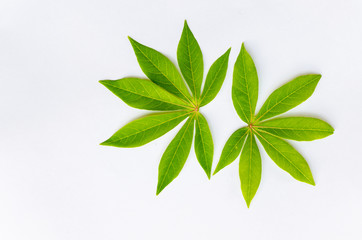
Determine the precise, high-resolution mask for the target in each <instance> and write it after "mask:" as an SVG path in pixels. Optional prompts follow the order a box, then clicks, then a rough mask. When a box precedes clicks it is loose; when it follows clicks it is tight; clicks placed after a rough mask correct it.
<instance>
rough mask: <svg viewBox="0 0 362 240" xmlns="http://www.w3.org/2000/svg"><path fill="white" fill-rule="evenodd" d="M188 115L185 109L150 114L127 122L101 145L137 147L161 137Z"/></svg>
mask: <svg viewBox="0 0 362 240" xmlns="http://www.w3.org/2000/svg"><path fill="white" fill-rule="evenodd" d="M188 115H190V113H189V112H187V111H174V112H166V113H158V114H151V115H148V116H145V117H142V118H139V119H137V120H135V121H133V122H130V123H128V124H127V125H125V126H124V127H122V128H121V129H120V130H118V131H117V132H116V133H115V134H114V135H113V136H112V137H110V138H109V139H108V140H106V141H105V142H103V143H101V145H106V146H113V147H127V148H130V147H139V146H142V145H144V144H146V143H149V142H151V141H152V140H154V139H156V138H159V137H161V136H162V135H164V134H165V133H167V132H168V131H170V130H171V129H173V128H174V127H176V126H177V125H178V124H179V123H180V122H181V121H182V120H184V119H185V118H186V117H187V116H188Z"/></svg>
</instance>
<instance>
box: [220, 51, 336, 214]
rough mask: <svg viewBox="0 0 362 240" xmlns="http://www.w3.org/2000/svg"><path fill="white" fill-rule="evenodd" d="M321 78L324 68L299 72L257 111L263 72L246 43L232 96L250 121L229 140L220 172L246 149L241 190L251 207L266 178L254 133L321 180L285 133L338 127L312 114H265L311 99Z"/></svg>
mask: <svg viewBox="0 0 362 240" xmlns="http://www.w3.org/2000/svg"><path fill="white" fill-rule="evenodd" d="M320 78H321V75H318V74H311V75H304V76H300V77H297V78H295V79H294V80H292V81H290V82H289V83H287V84H285V85H284V86H282V87H280V88H278V89H277V90H275V91H274V92H273V93H272V94H271V95H270V96H269V98H268V99H267V100H266V102H265V103H264V105H263V106H262V107H261V109H260V111H259V113H258V114H257V115H256V116H254V112H255V106H256V101H257V98H258V76H257V72H256V69H255V65H254V63H253V60H252V58H251V57H250V55H249V54H248V53H247V52H246V50H245V47H244V45H242V47H241V51H240V54H239V56H238V58H237V60H236V63H235V66H234V74H233V86H232V100H233V104H234V108H235V109H236V111H237V113H238V115H239V116H240V118H241V119H242V120H243V121H244V122H246V123H247V124H248V126H247V127H244V128H241V129H239V130H238V131H236V132H235V133H234V134H233V135H232V136H231V137H230V138H229V140H228V141H227V142H226V144H225V146H224V149H223V151H222V154H221V157H220V160H219V163H218V165H217V167H216V170H215V172H214V174H215V173H216V172H218V171H220V170H221V169H222V168H223V167H225V166H226V165H228V164H230V163H231V162H232V161H234V159H235V158H236V157H237V156H238V155H239V153H240V151H241V149H242V153H241V156H240V162H239V175H240V182H241V190H242V193H243V196H244V199H245V201H246V204H247V206H248V207H249V205H250V202H251V200H252V199H253V197H254V195H255V193H256V191H257V189H258V186H259V183H260V179H261V158H260V153H259V150H258V147H257V144H256V142H255V137H254V135H256V136H257V138H258V139H259V140H260V142H261V143H262V145H263V147H264V149H265V150H266V152H267V154H268V155H269V156H270V158H271V159H272V160H273V161H274V162H275V163H276V164H277V165H278V166H279V167H280V168H282V169H284V170H285V171H287V172H288V173H289V174H290V175H291V176H293V177H294V178H295V179H297V180H299V181H302V182H306V183H309V184H311V185H315V183H314V179H313V176H312V173H311V171H310V168H309V166H308V163H307V162H306V160H305V159H304V158H303V156H302V155H301V154H300V153H298V152H297V151H296V150H295V149H294V148H293V147H292V146H291V145H290V144H289V143H288V142H286V141H284V140H283V139H282V138H286V139H291V140H298V141H311V140H315V139H319V138H323V137H327V136H329V135H331V134H333V131H334V129H333V128H332V127H331V126H330V125H329V124H328V123H326V122H324V121H322V120H319V119H316V118H310V117H286V118H274V119H272V120H268V121H264V120H265V119H268V118H271V117H274V116H276V115H279V114H281V113H284V112H286V111H288V110H289V109H291V108H293V107H295V106H297V105H299V104H300V103H302V102H303V101H305V100H306V99H307V98H308V97H310V96H311V94H312V93H313V91H314V89H315V87H316V85H317V83H318V81H319V79H320ZM241 136H243V137H241ZM246 137H247V139H246V140H245V138H246ZM244 140H245V141H244ZM244 142H245V144H244V145H243V143H244Z"/></svg>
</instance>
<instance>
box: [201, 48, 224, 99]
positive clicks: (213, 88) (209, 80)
mask: <svg viewBox="0 0 362 240" xmlns="http://www.w3.org/2000/svg"><path fill="white" fill-rule="evenodd" d="M230 50H231V48H229V49H228V50H227V51H226V52H225V53H224V54H223V55H222V56H221V57H219V58H218V59H217V60H216V61H215V62H214V63H213V64H212V65H211V67H210V70H209V72H208V73H207V76H206V81H205V86H204V89H203V91H202V95H201V100H200V106H205V105H206V104H208V103H209V102H211V101H212V100H213V99H214V98H215V97H216V95H217V94H218V92H219V91H220V88H221V86H222V84H223V82H224V79H225V76H226V71H227V68H228V61H229V55H230Z"/></svg>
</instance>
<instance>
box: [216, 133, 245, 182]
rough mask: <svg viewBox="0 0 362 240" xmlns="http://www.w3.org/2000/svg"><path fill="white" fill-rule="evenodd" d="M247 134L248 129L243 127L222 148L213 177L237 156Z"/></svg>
mask: <svg viewBox="0 0 362 240" xmlns="http://www.w3.org/2000/svg"><path fill="white" fill-rule="evenodd" d="M248 133H249V128H247V127H243V128H240V129H238V130H236V131H235V132H234V133H233V134H232V135H231V136H230V138H229V139H228V140H227V142H226V144H225V146H224V149H223V150H222V153H221V157H220V160H219V163H218V164H217V166H216V169H215V171H214V175H215V174H216V173H217V172H218V171H220V170H221V169H223V168H224V167H226V166H227V165H229V164H231V163H232V162H233V161H234V160H235V159H236V158H237V157H238V156H239V154H240V152H241V148H242V147H243V144H244V142H245V138H246V137H247V135H248Z"/></svg>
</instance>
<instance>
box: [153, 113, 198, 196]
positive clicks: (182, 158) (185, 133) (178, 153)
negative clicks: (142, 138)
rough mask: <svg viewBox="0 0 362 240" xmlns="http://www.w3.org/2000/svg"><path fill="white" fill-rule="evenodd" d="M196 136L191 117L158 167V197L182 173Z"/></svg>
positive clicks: (172, 142)
mask: <svg viewBox="0 0 362 240" xmlns="http://www.w3.org/2000/svg"><path fill="white" fill-rule="evenodd" d="M193 134H194V119H193V117H190V118H189V119H188V120H187V121H186V123H185V124H184V125H183V127H182V128H181V130H180V131H179V132H178V133H177V135H176V137H175V138H174V139H173V140H172V141H171V143H170V144H169V145H168V147H167V149H166V151H165V152H164V153H163V155H162V158H161V162H160V165H159V167H158V184H157V192H156V194H157V195H158V194H159V193H160V192H161V191H162V190H163V189H164V188H165V187H166V186H167V185H168V184H169V183H171V182H172V181H173V180H174V179H175V178H176V177H177V176H178V175H179V173H180V172H181V170H182V168H183V166H184V165H185V162H186V159H187V157H188V155H189V153H190V148H191V144H192V137H193Z"/></svg>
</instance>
